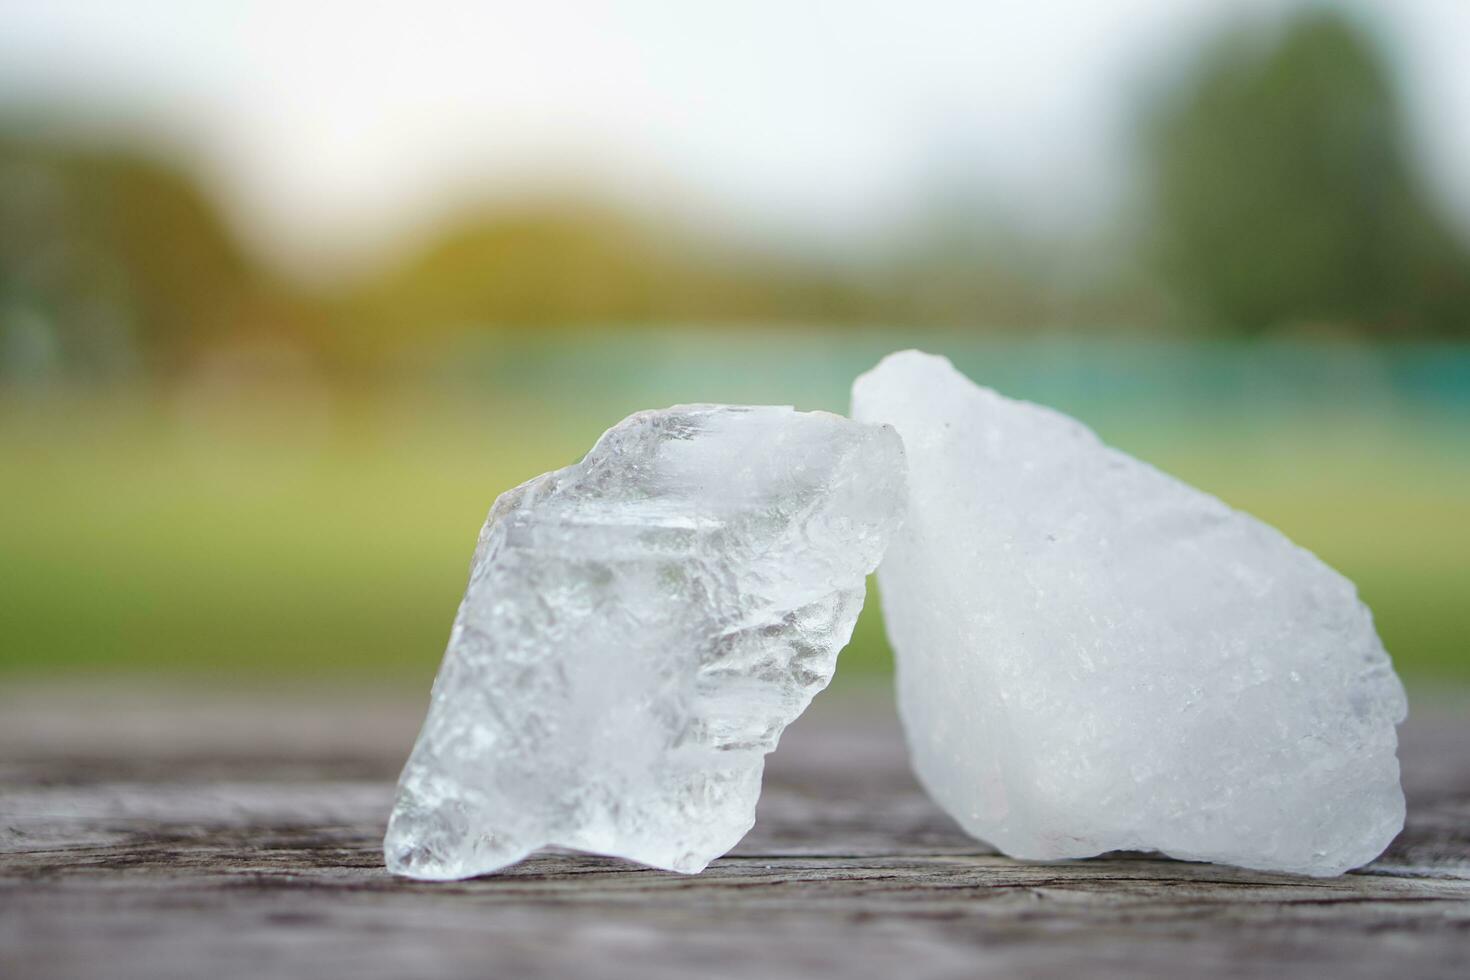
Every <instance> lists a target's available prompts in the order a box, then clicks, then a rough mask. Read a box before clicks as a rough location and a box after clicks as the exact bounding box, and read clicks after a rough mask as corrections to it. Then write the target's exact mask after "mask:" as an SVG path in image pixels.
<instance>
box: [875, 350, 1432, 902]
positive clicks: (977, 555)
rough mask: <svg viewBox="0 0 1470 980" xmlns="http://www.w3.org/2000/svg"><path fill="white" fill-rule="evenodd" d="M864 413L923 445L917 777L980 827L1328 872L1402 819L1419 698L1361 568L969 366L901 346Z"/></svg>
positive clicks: (895, 555) (997, 835)
mask: <svg viewBox="0 0 1470 980" xmlns="http://www.w3.org/2000/svg"><path fill="white" fill-rule="evenodd" d="M853 416H854V417H855V418H857V419H858V420H860V421H865V422H873V423H889V424H891V425H893V426H895V427H896V428H897V429H898V431H899V433H900V435H902V436H903V439H904V443H905V449H906V453H907V457H908V464H909V487H910V504H909V510H908V516H907V518H906V520H905V523H904V526H903V529H902V530H901V531H900V533H899V534H898V536H897V537H896V538H895V540H894V543H893V545H892V546H891V548H890V549H889V552H888V555H887V557H886V558H885V559H884V560H883V563H882V565H881V567H880V568H879V571H878V580H879V587H880V593H881V596H882V603H883V611H884V615H885V618H886V621H887V628H888V634H889V638H890V640H891V641H892V643H893V647H894V650H895V654H896V657H897V665H898V696H899V709H900V714H901V715H902V718H903V722H904V728H905V731H906V734H907V737H908V742H909V748H910V752H911V754H912V758H913V762H914V767H915V769H916V771H917V773H918V775H919V778H920V780H921V781H922V782H923V784H924V786H925V787H926V788H927V789H928V791H929V793H930V794H931V795H932V796H933V797H934V799H935V800H937V801H938V802H939V803H940V804H941V805H942V806H943V807H944V808H945V809H946V810H947V811H948V812H949V813H950V814H951V815H952V816H953V817H954V818H955V819H956V820H957V821H959V823H960V824H961V825H962V826H963V827H964V828H965V829H966V830H967V831H969V832H970V833H971V834H973V835H974V836H976V837H978V838H981V839H983V840H985V841H988V842H989V843H991V844H993V845H995V846H996V847H998V848H999V849H1000V850H1002V851H1003V852H1005V853H1006V854H1009V855H1012V856H1015V857H1020V858H1031V859H1054V858H1076V857H1085V856H1088V855H1094V854H1098V853H1101V852H1104V851H1110V850H1119V849H1128V850H1152V851H1160V852H1162V853H1165V854H1169V855H1173V856H1175V857H1179V858H1186V859H1191V860H1203V861H1218V862H1223V863H1228V864H1235V865H1241V866H1244V867H1249V868H1258V869H1269V870H1279V871H1289V872H1299V873H1303V874H1310V875H1334V874H1339V873H1341V872H1343V871H1345V870H1347V869H1349V868H1353V867H1357V866H1359V865H1362V864H1364V863H1366V862H1368V861H1370V860H1372V859H1373V858H1374V857H1376V856H1377V855H1378V854H1379V853H1380V852H1382V850H1383V849H1384V847H1386V846H1387V845H1388V843H1389V842H1390V841H1391V840H1392V839H1393V838H1394V836H1395V835H1396V834H1397V833H1398V831H1399V830H1400V829H1401V827H1402V826H1403V820H1404V798H1403V794H1402V792H1401V790H1400V788H1399V768H1398V760H1397V759H1396V757H1395V750H1396V745H1397V742H1396V733H1395V729H1394V726H1395V725H1396V724H1397V723H1398V722H1400V721H1402V720H1403V718H1404V715H1405V711H1406V706H1405V698H1404V691H1403V688H1402V686H1401V685H1400V683H1399V680H1398V678H1397V677H1396V676H1395V674H1394V672H1393V668H1392V665H1391V664H1390V662H1389V659H1388V656H1387V654H1386V653H1385V652H1384V649H1383V646H1382V644H1381V643H1380V642H1379V639H1378V636H1377V634H1376V633H1375V632H1374V629H1373V621H1372V617H1371V615H1370V613H1369V612H1368V610H1367V608H1365V607H1364V605H1363V604H1362V603H1361V602H1360V601H1359V600H1358V597H1357V594H1356V592H1355V590H1354V588H1353V585H1352V583H1351V582H1349V581H1347V580H1346V579H1345V578H1343V577H1342V576H1341V575H1339V574H1337V573H1336V572H1334V571H1333V570H1332V569H1331V568H1329V567H1327V566H1326V565H1325V564H1323V563H1322V562H1321V561H1320V560H1318V559H1317V558H1316V557H1315V556H1314V555H1312V554H1311V553H1310V552H1308V551H1306V550H1304V549H1302V548H1299V547H1297V546H1296V545H1294V544H1292V543H1291V542H1290V541H1289V540H1287V539H1286V538H1285V537H1284V536H1282V535H1281V534H1280V533H1279V532H1277V531H1275V530H1274V529H1272V528H1270V527H1268V526H1267V525H1265V524H1263V523H1261V522H1260V521H1258V520H1256V519H1254V518H1252V517H1250V516H1248V515H1246V514H1242V513H1240V512H1238V511H1235V510H1232V509H1231V508H1229V507H1227V506H1226V505H1225V504H1223V503H1221V502H1220V501H1219V500H1217V499H1215V498H1214V497H1211V496H1209V495H1208V494H1205V493H1203V492H1201V491H1199V490H1196V489H1194V488H1192V487H1190V486H1187V485H1186V484H1184V483H1182V482H1180V481H1178V480H1176V479H1173V478H1172V477H1169V476H1166V475H1165V474H1163V473H1161V472H1159V471H1158V470H1155V469H1153V468H1152V467H1150V466H1148V465H1146V464H1144V463H1141V462H1139V461H1138V460H1136V459H1133V458H1132V457H1130V456H1127V455H1125V454H1124V453H1121V452H1119V451H1117V450H1115V449H1111V448H1109V447H1108V446H1106V445H1104V444H1103V443H1101V442H1100V441H1099V440H1098V438H1097V437H1096V436H1095V435H1094V434H1093V433H1092V432H1091V431H1090V430H1088V429H1087V428H1086V427H1085V426H1083V425H1081V424H1080V423H1078V422H1077V421H1075V420H1073V419H1071V418H1069V417H1067V416H1065V415H1062V414H1060V413H1058V412H1054V411H1051V410H1049V409H1046V408H1043V407H1040V406H1038V405H1032V404H1028V403H1026V402H1018V401H1012V400H1010V399H1007V398H1004V397H1002V396H1000V395H998V394H996V393H995V392H994V391H991V390H989V389H987V388H982V387H979V386H977V385H975V384H974V383H972V382H971V381H970V380H969V379H967V378H966V377H964V376H963V375H961V374H960V373H959V372H958V371H956V370H955V369H954V367H953V366H952V365H951V364H950V363H949V361H947V360H945V359H944V358H941V357H934V356H930V355H927V354H922V353H919V352H917V351H907V352H903V353H899V354H894V355H891V356H890V357H888V358H886V359H885V360H884V361H883V362H882V363H881V364H879V365H878V367H876V368H875V369H874V370H872V371H870V372H868V373H867V374H865V375H863V376H862V377H860V378H859V379H858V380H857V382H856V384H855V385H854V386H853Z"/></svg>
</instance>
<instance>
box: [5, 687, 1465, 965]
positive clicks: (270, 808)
mask: <svg viewBox="0 0 1470 980" xmlns="http://www.w3.org/2000/svg"><path fill="white" fill-rule="evenodd" d="M419 709H420V706H419V705H418V704H416V703H413V702H411V701H384V700H382V699H381V698H378V699H373V698H367V697H363V698H357V699H348V698H338V699H335V700H334V699H332V698H315V699H300V698H297V699H287V700H282V699H279V698H275V697H266V696H261V697H240V698H237V699H234V700H230V701H223V700H220V699H218V698H212V699H208V700H204V701H201V700H199V699H198V698H196V697H194V696H192V695H188V696H185V695H182V694H174V695H169V694H166V693H165V694H162V695H153V696H142V695H138V694H136V693H132V694H130V693H128V692H117V691H112V692H103V693H95V692H94V693H87V692H79V691H76V690H65V689H22V690H12V691H9V692H7V693H6V694H3V695H0V976H3V977H6V978H21V977H86V976H107V977H134V976H136V977H160V978H168V977H190V978H193V977H202V976H207V977H211V978H217V980H226V978H229V977H233V976H262V975H270V976H334V975H342V976H347V975H351V976H354V977H403V976H416V977H440V976H461V975H466V974H468V975H475V976H500V975H504V976H555V977H577V976H610V977H624V976H626V977H630V978H632V977H637V978H640V980H641V978H648V977H664V976H669V977H674V976H678V977H686V976H703V975H711V974H720V975H728V976H735V977H745V976H751V977H757V976H758V977H773V976H787V975H798V974H804V973H813V972H827V973H834V974H838V975H843V976H855V977H868V976H872V977H880V976H881V977H889V976H895V975H900V976H904V977H906V978H922V977H951V976H954V977H960V976H966V977H968V976H991V975H994V976H1036V977H1043V976H1045V977H1050V976H1057V975H1067V974H1085V975H1087V976H1090V977H1091V976H1101V977H1111V976H1117V977H1137V976H1177V975H1180V974H1189V975H1199V976H1241V975H1250V974H1253V973H1279V972H1281V971H1284V970H1291V971H1292V972H1293V973H1295V974H1298V975H1305V976H1324V977H1325V976H1333V977H1357V976H1363V977H1367V976H1373V977H1381V976H1384V975H1388V974H1392V975H1394V976H1396V977H1399V978H1405V977H1413V976H1444V977H1465V976H1467V975H1470V716H1467V714H1466V713H1465V712H1464V711H1462V710H1460V706H1459V705H1456V704H1453V703H1450V702H1445V703H1444V704H1442V705H1439V706H1437V707H1432V708H1430V709H1428V710H1417V711H1416V715H1415V718H1414V719H1413V720H1411V722H1410V723H1409V725H1407V726H1406V727H1405V729H1404V731H1403V742H1404V746H1403V751H1402V759H1403V764H1404V776H1405V787H1406V790H1407V792H1408V794H1409V798H1410V818H1409V826H1408V828H1407V829H1406V831H1405V833H1404V835H1403V836H1402V837H1401V838H1400V839H1399V841H1397V842H1396V843H1395V844H1394V846H1393V847H1392V848H1391V849H1390V851H1389V852H1388V854H1386V855H1385V856H1384V857H1383V858H1382V859H1380V860H1379V861H1378V862H1376V863H1375V864H1374V865H1372V866H1371V867H1370V868H1368V869H1365V870H1364V871H1363V872H1360V873H1357V874H1352V875H1348V876H1344V877H1342V878H1337V879H1329V880H1313V879H1304V878H1294V877H1290V876H1283V875H1267V874H1259V873H1254V872H1246V871H1239V870H1235V869H1230V868H1220V867H1213V866H1208V865H1195V864H1186V863H1182V862H1176V861H1166V860H1158V859H1154V858H1150V857H1147V856H1142V855H1116V856H1111V857H1108V858H1104V859H1095V860H1091V861H1079V862H1066V863H1060V864H1051V865H1043V864H1028V863H1023V862H1016V861H1011V860H1008V859H1005V858H1002V857H998V856H996V855H993V854H988V853H985V852H984V850H983V849H982V848H980V847H979V846H978V845H976V843H975V842H974V841H972V840H970V839H969V838H967V837H965V836H964V835H963V834H962V833H960V832H959V830H958V829H957V828H956V827H955V826H954V825H953V824H952V823H951V822H950V821H949V820H948V818H946V817H945V816H944V815H943V814H942V813H940V812H939V811H938V810H937V809H936V808H935V807H934V806H933V805H932V804H931V803H930V802H929V801H928V800H927V799H926V798H925V797H924V795H923V794H922V792H921V791H920V790H919V788H918V787H917V786H916V785H915V784H914V782H913V779H912V777H911V776H910V775H909V773H908V770H907V766H906V763H905V759H904V752H903V747H902V742H901V739H900V737H899V734H898V731H897V726H896V723H895V720H894V718H893V715H892V710H891V708H890V707H888V704H887V701H886V699H885V698H883V697H881V696H880V697H873V696H871V695H867V694H863V693H861V692H853V691H849V692H846V693H845V694H833V695H827V696H824V697H823V698H822V699H819V701H818V704H817V706H816V707H815V708H814V710H813V712H812V713H810V714H809V715H808V716H807V717H805V718H803V719H802V720H801V721H800V722H798V723H797V724H796V725H795V726H793V727H792V729H791V730H790V731H789V732H788V733H787V737H786V739H785V741H784V743H783V745H782V747H781V749H780V751H779V752H778V753H777V754H776V755H775V756H773V758H772V761H771V765H770V770H769V774H768V777H767V782H766V791H765V794H764V796H763V797H762V800H761V807H760V812H759V819H758V823H757V826H756V828H755V830H754V831H752V833H751V834H750V836H749V837H748V838H747V839H746V840H745V841H744V842H742V843H741V845H740V846H739V848H737V849H736V851H735V852H734V853H733V854H732V855H730V856H729V857H727V858H725V859H722V860H721V861H718V862H716V863H715V864H714V865H713V866H712V867H711V868H710V869H709V870H708V871H706V872H705V873H704V874H702V875H699V876H696V877H683V876H679V875H672V874H666V873H662V872H657V871H651V870H648V869H642V868H638V867H635V866H632V865H628V864H625V863H621V862H617V861H611V860H605V859H599V858H590V857H584V856H575V855H561V854H552V855H545V856H541V857H538V858H536V859H533V860H531V861H527V862H525V863H523V864H521V865H519V866H517V867H516V868H513V869H511V870H510V871H509V872H507V873H505V874H502V875H498V876H494V877H491V878H484V879H478V880H475V881H469V882H459V883H453V884H437V885H430V884H420V883H414V882H408V881H403V880H398V879H394V878H391V877H390V876H388V875H387V874H386V873H385V872H384V871H383V868H382V863H381V858H380V854H379V850H378V848H379V841H380V838H381V834H382V829H383V822H384V818H385V815H386V812H387V808H388V805H389V802H390V799H391V794H392V784H393V779H394V777H395V775H396V770H397V767H398V765H399V763H400V762H401V759H402V757H403V755H404V754H405V753H406V751H407V748H408V745H409V742H410V741H411V739H412V737H413V733H414V730H415V728H416V726H417V723H418V720H419V717H418V715H419Z"/></svg>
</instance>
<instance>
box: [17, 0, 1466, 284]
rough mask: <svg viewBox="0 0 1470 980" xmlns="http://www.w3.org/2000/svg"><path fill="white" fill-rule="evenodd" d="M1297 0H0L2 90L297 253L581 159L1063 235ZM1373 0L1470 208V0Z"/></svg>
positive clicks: (637, 178)
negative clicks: (103, 139)
mask: <svg viewBox="0 0 1470 980" xmlns="http://www.w3.org/2000/svg"><path fill="white" fill-rule="evenodd" d="M1291 5H1292V3H1291V0H1031V2H1027V3H1020V2H1005V3H1002V2H998V0H997V2H984V0H968V2H966V0H902V2H900V0H893V2H889V3H863V2H857V0H848V2H832V3H825V2H820V3H819V2H803V0H740V2H723V0H721V2H714V0H607V2H595V0H584V2H575V3H573V2H548V0H535V2H533V0H517V2H481V3H461V4H450V3H444V2H435V0H415V2H384V3H370V2H366V0H359V2H352V3H335V2H311V0H298V2H255V3H244V2H240V3H235V2H224V0H218V2H216V0H175V2H165V0H151V2H149V0H131V2H128V3H102V2H86V0H80V2H77V0H0V103H5V102H10V103H13V104H16V105H21V106H24V105H26V104H27V103H30V102H34V101H37V100H41V101H46V102H56V103H61V104H65V105H72V106H81V107H84V108H87V109H89V110H90V112H91V114H92V116H93V121H94V123H100V124H101V125H104V126H112V127H115V128H118V129H121V130H124V131H126V130H128V129H136V128H138V127H139V126H144V127H148V128H151V129H154V130H156V131H158V132H161V133H164V134H167V135H168V136H170V137H171V138H173V139H174V140H176V141H178V142H179V143H181V144H182V145H183V146H184V147H185V148H187V149H188V150H189V152H191V153H192V154H194V155H195V157H196V159H197V160H198V161H199V163H200V165H201V166H202V167H203V168H204V172H205V173H206V175H207V176H208V177H209V179H210V180H211V181H212V182H213V184H214V186H215V187H216V188H217V189H219V190H220V191H221V192H222V193H223V194H224V195H225V196H226V197H227V199H228V200H229V202H230V203H231V206H232V209H233V211H234V213H235V214H236V216H237V217H238V218H239V219H240V220H241V221H242V222H243V223H244V225H245V227H246V229H247V231H248V232H249V233H250V234H251V235H252V237H253V238H255V239H256V240H257V241H258V242H260V243H262V244H267V245H268V246H274V247H276V248H277V249H278V250H279V251H280V252H281V254H282V255H283V256H285V257H288V258H289V256H291V255H293V254H294V255H296V256H302V255H305V254H311V253H315V252H318V250H325V251H327V252H329V253H330V252H335V253H336V254H339V255H342V254H346V253H347V252H349V251H350V250H351V249H352V248H353V247H354V246H359V247H360V246H364V245H366V246H368V247H371V245H372V244H373V243H375V242H380V241H383V240H385V239H388V238H390V237H392V236H393V235H395V234H397V233H399V232H401V231H402V230H404V229H405V228H411V227H412V226H413V225H414V224H415V223H422V222H423V220H424V219H425V217H426V216H429V215H432V214H433V213H434V210H435V209H436V208H437V207H440V206H446V205H447V204H448V202H450V201H452V200H454V199H455V198H456V196H457V195H461V194H463V193H466V192H471V191H473V192H475V193H484V192H485V191H486V190H487V189H489V190H491V191H493V190H494V189H496V188H497V187H499V188H510V187H515V186H520V185H522V184H524V183H525V182H526V181H528V180H537V181H543V182H556V181H561V182H562V183H566V182H570V181H572V180H573V179H574V178H575V179H577V180H578V181H579V182H581V183H587V182H589V181H590V182H592V183H593V184H594V185H596V184H601V185H603V186H605V187H606V188H608V189H611V190H613V191H616V192H618V193H622V194H632V195H643V196H646V197H652V198H655V199H657V198H659V197H661V196H665V195H671V194H672V195H673V196H674V197H675V198H676V199H678V200H685V199H692V200H696V201H702V202H704V203H705V204H707V205H710V206H712V207H714V208H716V209H717V210H719V211H721V212H723V213H725V214H727V215H730V216H735V217H736V218H737V220H739V219H744V220H747V221H748V222H750V223H751V224H752V225H753V226H767V227H783V226H784V227H785V228H787V229H788V230H792V231H798V232H801V233H803V234H814V235H817V236H823V235H826V236H834V237H835V236H840V235H842V234H843V233H844V232H847V231H851V230H854V229H858V228H861V227H863V225H864V224H866V223H872V222H875V221H881V220H882V219H883V217H884V216H885V215H886V214H890V213H892V212H893V211H894V210H896V209H900V208H903V207H904V206H906V205H911V204H913V203H914V200H915V197H916V195H919V194H920V193H922V188H925V187H932V186H933V185H934V182H935V181H936V180H941V181H942V180H955V179H957V178H958V177H959V176H960V175H963V176H964V178H965V179H974V180H975V181H976V183H977V184H978V185H979V186H981V187H984V188H987V189H988V193H989V194H991V195H992V196H993V198H994V199H995V200H996V201H1000V202H1006V206H1008V207H1010V208H1012V209H1014V210H1015V211H1016V212H1017V214H1018V215H1020V216H1022V217H1024V218H1026V219H1027V220H1033V221H1036V222H1038V223H1041V224H1043V225H1047V224H1050V225H1053V226H1055V225H1058V224H1060V223H1064V222H1067V221H1069V220H1071V219H1073V218H1075V217H1076V216H1077V215H1081V216H1084V217H1096V216H1098V215H1100V214H1104V213H1106V210H1107V208H1108V206H1109V204H1110V202H1112V201H1113V200H1114V199H1115V197H1116V195H1117V193H1118V191H1119V188H1120V187H1121V186H1122V185H1123V179H1124V175H1125V171H1126V155H1125V153H1124V152H1123V147H1124V146H1125V142H1124V139H1123V132H1124V125H1125V123H1126V120H1127V118H1128V112H1129V111H1130V109H1131V108H1132V107H1134V106H1136V105H1137V103H1138V99H1139V97H1140V95H1141V94H1142V93H1143V92H1145V91H1146V88H1147V83H1148V82H1149V80H1150V79H1154V78H1158V77H1160V72H1161V70H1162V69H1163V67H1164V66H1167V65H1168V64H1169V63H1170V61H1171V58H1176V57H1178V56H1179V55H1180V54H1181V53H1182V52H1185V51H1187V50H1189V45H1190V44H1192V43H1193V42H1194V41H1195V40H1196V39H1197V38H1199V37H1200V36H1201V35H1202V33H1203V32H1204V31H1205V30H1207V29H1208V28H1209V27H1210V26H1212V25H1214V24H1216V23H1219V22H1221V21H1224V20H1225V19H1226V18H1227V16H1229V15H1238V14H1240V13H1242V12H1245V11H1255V12H1258V13H1259V12H1271V11H1279V10H1282V9H1285V8H1287V7H1289V6H1291ZM1352 6H1354V7H1355V8H1356V9H1358V10H1360V11H1362V12H1364V13H1365V15H1366V17H1367V18H1368V19H1369V20H1371V21H1373V22H1375V23H1379V24H1380V25H1381V26H1382V27H1383V28H1384V33H1385V39H1386V40H1387V41H1388V42H1389V44H1390V47H1391V50H1392V51H1394V52H1395V54H1396V56H1397V62H1398V65H1399V68H1400V70H1401V72H1402V74H1403V77H1404V80H1405V82H1406V84H1407V86H1408V92H1409V94H1410V96H1411V99H1412V108H1413V111H1414V121H1415V123H1416V127H1417V131H1418V132H1419V134H1420V136H1421V138H1422V139H1423V140H1424V143H1425V146H1426V148H1427V150H1428V158H1427V165H1428V167H1429V170H1430V173H1431V176H1433V177H1434V179H1435V180H1436V182H1437V184H1438V185H1439V186H1440V188H1441V189H1442V190H1443V191H1444V192H1445V193H1446V194H1447V195H1448V196H1450V197H1451V199H1452V200H1453V203H1454V205H1455V206H1456V207H1457V209H1459V211H1460V213H1461V214H1465V215H1470V0H1381V2H1371V0H1361V2H1358V3H1355V4H1352Z"/></svg>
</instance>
